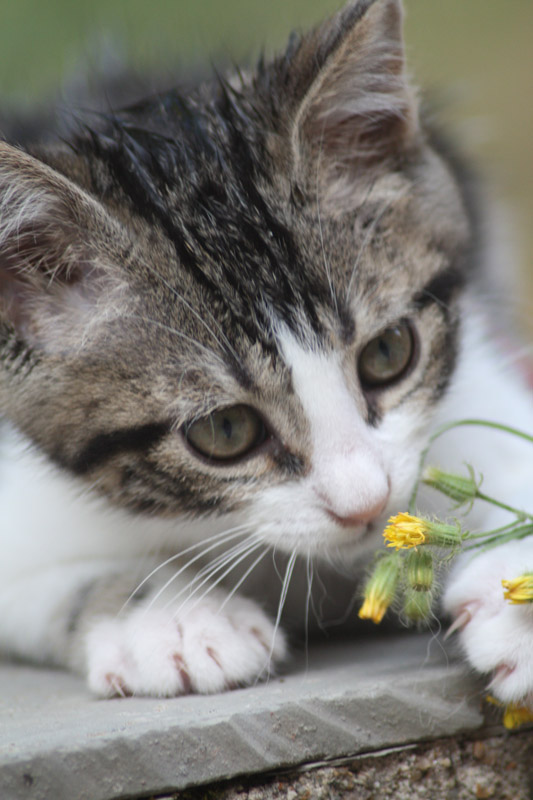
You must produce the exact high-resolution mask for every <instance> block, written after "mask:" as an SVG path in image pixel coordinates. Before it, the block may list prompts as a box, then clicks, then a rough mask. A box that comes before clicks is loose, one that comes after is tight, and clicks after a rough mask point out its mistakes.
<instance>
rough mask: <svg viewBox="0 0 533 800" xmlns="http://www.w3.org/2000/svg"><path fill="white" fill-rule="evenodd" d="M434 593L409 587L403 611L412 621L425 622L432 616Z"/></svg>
mask: <svg viewBox="0 0 533 800" xmlns="http://www.w3.org/2000/svg"><path fill="white" fill-rule="evenodd" d="M432 600H433V597H432V594H431V592H428V591H418V590H417V589H412V588H411V587H409V586H408V587H407V589H406V591H405V598H404V603H403V613H404V614H405V616H406V617H407V619H408V620H409V621H410V622H424V621H425V620H427V619H428V618H429V617H430V616H431V604H432Z"/></svg>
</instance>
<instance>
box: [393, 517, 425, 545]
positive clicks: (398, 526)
mask: <svg viewBox="0 0 533 800" xmlns="http://www.w3.org/2000/svg"><path fill="white" fill-rule="evenodd" d="M427 530H428V527H427V520H425V519H422V518H421V517H413V516H412V514H406V513H404V512H403V511H402V512H400V513H399V514H396V516H395V517H391V518H390V519H389V523H388V525H387V527H386V528H385V530H384V531H383V536H384V538H385V540H386V542H387V547H395V548H396V550H406V549H407V548H409V547H418V545H420V544H424V543H425V541H426V533H427Z"/></svg>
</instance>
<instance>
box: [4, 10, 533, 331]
mask: <svg viewBox="0 0 533 800" xmlns="http://www.w3.org/2000/svg"><path fill="white" fill-rule="evenodd" d="M340 1H341V0H151V2H148V0H47V2H46V3H43V2H40V1H39V0H17V2H13V0H0V20H1V25H0V54H1V55H0V96H1V97H3V98H4V99H5V101H8V102H9V101H12V100H13V98H16V101H17V103H19V104H22V105H31V104H32V103H34V102H35V101H36V100H40V99H43V98H45V97H46V96H48V95H49V94H50V95H51V94H52V93H53V91H54V90H57V88H58V87H60V86H61V84H62V83H63V82H64V81H65V79H67V78H68V77H69V76H70V75H72V74H73V73H75V72H76V71H77V70H80V69H81V70H84V69H86V68H89V69H90V65H91V63H92V62H94V61H95V59H96V60H98V57H99V56H98V53H99V51H100V50H101V45H102V42H105V41H107V42H111V49H112V50H114V49H118V50H120V51H121V57H122V58H123V59H124V60H126V61H127V63H128V64H131V65H132V67H134V68H135V69H136V70H140V71H141V72H142V71H143V70H145V71H146V70H154V69H156V70H163V71H164V72H165V71H168V72H169V73H170V72H172V71H173V70H174V69H175V68H177V67H178V66H179V65H180V64H181V65H183V64H187V63H191V62H193V63H198V62H199V61H203V60H208V59H210V58H211V59H212V60H214V61H215V62H216V61H217V59H227V58H228V57H229V58H231V59H233V60H239V61H241V60H245V61H246V60H250V59H253V58H254V57H255V56H256V55H257V53H258V52H259V50H260V48H261V47H262V46H264V47H265V49H266V51H267V52H269V51H272V50H273V49H275V48H279V47H281V46H283V44H284V42H285V40H286V38H287V35H288V32H289V31H290V30H292V29H293V28H302V27H307V26H309V25H311V24H314V23H315V22H317V21H319V20H320V19H322V18H323V17H324V16H326V15H327V14H329V13H331V12H332V11H334V10H335V9H336V8H338V7H339V4H340ZM405 5H406V10H407V17H406V41H407V49H408V55H409V63H410V67H411V71H412V72H413V74H414V76H415V77H416V79H417V81H418V82H419V83H420V84H422V85H423V86H424V87H427V88H429V89H432V90H437V92H438V93H441V94H442V93H443V94H444V97H445V98H446V99H447V100H448V101H449V107H448V108H447V110H446V112H445V117H446V118H447V119H448V120H449V121H450V123H451V124H452V125H454V126H456V133H457V135H458V136H459V138H461V139H462V140H464V141H465V142H466V148H467V150H469V151H470V152H472V153H473V154H474V155H475V157H476V158H477V159H478V160H479V162H480V163H481V165H482V167H483V169H484V170H485V172H486V173H488V175H489V177H492V179H493V182H494V183H495V184H496V186H497V187H498V191H499V193H500V195H501V196H502V197H503V198H504V199H505V200H506V201H507V202H508V204H509V206H510V208H511V210H512V218H513V219H514V221H515V228H516V238H517V242H518V252H519V254H520V261H521V265H522V268H523V274H524V280H525V281H527V282H528V286H529V291H528V292H527V293H526V294H525V296H526V297H527V296H529V297H530V296H531V295H532V292H533V275H532V273H533V224H532V223H533V154H532V138H533V91H532V83H533V2H531V0H445V2H443V0H405ZM108 49H109V46H108ZM459 120H462V122H459ZM522 316H523V319H524V320H525V321H526V323H527V324H529V330H530V332H531V333H533V322H529V317H530V316H532V315H530V314H529V313H528V308H526V305H525V304H524V308H523V310H522Z"/></svg>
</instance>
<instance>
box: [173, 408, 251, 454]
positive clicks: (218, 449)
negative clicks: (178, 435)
mask: <svg viewBox="0 0 533 800" xmlns="http://www.w3.org/2000/svg"><path fill="white" fill-rule="evenodd" d="M183 433H184V435H185V438H186V439H187V441H188V443H189V444H190V446H191V447H192V448H193V449H194V450H196V451H197V452H198V453H200V455H202V456H205V457H206V458H209V459H212V460H213V461H230V460H232V459H236V458H240V457H241V456H244V455H246V454H247V453H249V452H250V451H251V450H253V449H254V448H255V447H257V445H259V444H261V442H263V441H264V439H265V438H266V431H265V426H264V423H263V420H262V419H261V417H260V416H259V414H258V413H257V412H256V411H254V410H253V408H250V407H249V406H245V405H238V406H228V408H222V409H220V410H219V411H213V412H212V413H211V414H208V415H207V416H206V417H202V418H201V419H198V420H196V421H195V422H191V423H190V424H188V425H185V427H184V429H183Z"/></svg>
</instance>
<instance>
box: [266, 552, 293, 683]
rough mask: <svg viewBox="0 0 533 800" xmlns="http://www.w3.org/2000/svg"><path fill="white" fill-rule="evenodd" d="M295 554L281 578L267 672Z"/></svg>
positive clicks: (268, 667)
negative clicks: (281, 582)
mask: <svg viewBox="0 0 533 800" xmlns="http://www.w3.org/2000/svg"><path fill="white" fill-rule="evenodd" d="M296 557H297V552H296V550H293V551H292V553H291V557H290V558H289V561H288V562H287V568H286V570H285V575H284V577H283V585H282V587H281V594H280V598H279V603H278V613H277V615H276V621H275V622H274V633H273V634H272V642H271V643H270V652H269V654H268V663H267V671H268V670H269V669H270V662H271V661H272V655H273V653H274V645H275V642H276V635H277V632H278V630H279V623H280V620H281V614H282V612H283V607H284V606H285V600H286V599H287V592H288V591H289V583H290V582H291V578H292V573H293V570H294V565H295V563H296Z"/></svg>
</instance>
